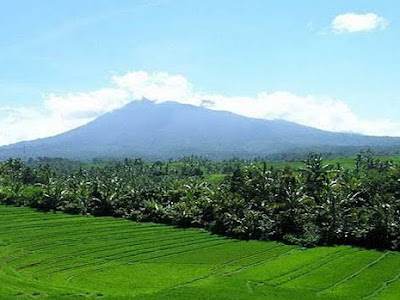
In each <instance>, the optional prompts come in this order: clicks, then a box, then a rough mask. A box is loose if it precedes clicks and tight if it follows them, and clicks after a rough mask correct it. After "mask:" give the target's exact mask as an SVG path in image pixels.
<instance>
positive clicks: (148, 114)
mask: <svg viewBox="0 0 400 300" xmlns="http://www.w3.org/2000/svg"><path fill="white" fill-rule="evenodd" d="M395 146H400V138H389V137H371V136H364V135H357V134H348V133H333V132H327V131H322V130H318V129H314V128H311V127H307V126H302V125H298V124H296V123H291V122H287V121H282V120H261V119H253V118H247V117H243V116H239V115H236V114H233V113H229V112H224V111H214V110H209V109H206V108H203V107H197V106H192V105H187V104H179V103H176V102H165V103H161V104H156V103H154V102H152V101H149V100H141V101H133V102H131V103H130V104H128V105H127V106H125V107H123V108H121V109H118V110H115V111H113V112H111V113H107V114H105V115H103V116H101V117H99V118H98V119H96V120H94V121H93V122H91V123H89V124H87V125H85V126H82V127H79V128H77V129H74V130H71V131H69V132H66V133H63V134H60V135H57V136H54V137H49V138H44V139H39V140H35V141H29V142H21V143H17V144H14V145H9V146H4V147H1V148H0V157H1V158H8V157H25V158H27V157H40V156H42V157H44V156H47V157H67V158H94V157H115V158H122V157H143V158H152V159H167V158H176V157H182V156H187V155H201V156H207V157H211V158H230V157H234V156H236V157H256V156H266V155H269V154H273V153H282V152H291V151H302V150H303V151H311V150H313V149H340V148H342V147H356V148H357V147H372V148H374V147H395Z"/></svg>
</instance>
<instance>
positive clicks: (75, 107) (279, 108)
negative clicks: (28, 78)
mask: <svg viewBox="0 0 400 300" xmlns="http://www.w3.org/2000/svg"><path fill="white" fill-rule="evenodd" d="M141 98H147V99H151V100H153V101H156V102H158V103H160V102H165V101H177V102H180V103H187V104H192V105H196V106H205V107H208V108H210V109H214V110H226V111H231V112H234V113H237V114H240V115H244V116H248V117H255V118H261V119H284V120H288V121H292V122H296V123H299V124H303V125H307V126H312V127H316V128H320V129H324V130H329V131H336V132H340V131H345V132H358V133H363V134H370V135H389V136H400V122H396V121H392V120H363V119H361V118H359V117H358V116H357V115H356V114H355V113H354V112H353V111H352V110H351V108H350V107H349V106H348V105H347V104H346V103H345V102H343V101H340V100H337V99H332V98H329V97H321V96H315V95H296V94H294V93H290V92H286V91H275V92H260V93H259V94H257V95H255V96H242V97H228V96H224V95H221V94H212V93H206V92H202V91H198V90H196V89H195V87H194V86H193V85H192V84H191V83H190V82H189V81H188V80H187V79H186V78H185V77H184V76H181V75H170V74H168V73H165V72H154V73H148V72H143V71H139V72H130V73H127V74H125V75H121V76H113V77H112V86H111V87H107V88H102V89H99V90H95V91H92V92H87V93H67V94H64V95H55V94H51V95H45V96H44V99H43V102H42V105H41V107H40V108H32V107H9V106H8V107H0V145H5V144H10V143H14V142H18V141H21V140H31V139H36V138H41V137H46V136H51V135H55V134H58V133H61V132H65V131H67V130H70V129H73V128H76V127H78V126H81V125H84V124H86V123H88V122H90V121H92V120H93V119H95V118H96V117H98V116H100V115H102V114H104V113H106V112H110V111H112V110H114V109H117V108H120V107H122V106H124V105H125V104H127V103H129V102H130V101H132V100H139V99H141Z"/></svg>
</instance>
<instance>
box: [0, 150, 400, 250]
mask: <svg viewBox="0 0 400 300" xmlns="http://www.w3.org/2000/svg"><path fill="white" fill-rule="evenodd" d="M218 174H220V175H218ZM225 174H226V175H225ZM0 187H1V188H0V202H2V203H4V204H14V205H20V206H30V207H33V208H37V209H40V210H43V211H63V212H66V213H71V214H82V215H93V216H115V217H124V218H126V219H129V220H133V221H152V222H158V223H167V224H174V225H178V226H181V227H202V228H205V229H207V230H209V231H211V232H213V233H218V234H222V235H227V236H231V237H236V238H240V239H259V240H283V241H285V242H287V243H293V244H299V245H304V246H315V245H332V244H350V245H359V246H364V247H373V248H382V249H392V250H400V166H399V165H398V164H395V163H393V162H390V161H381V160H378V159H374V158H372V157H370V156H368V155H367V156H364V155H359V156H358V157H357V159H356V160H355V162H354V168H344V167H343V166H341V165H340V164H336V165H332V164H324V162H323V160H322V159H321V157H320V156H319V155H310V156H309V157H308V159H307V161H306V162H305V164H304V167H303V166H299V167H291V166H286V167H284V168H277V167H273V166H270V165H268V164H267V163H265V162H262V161H253V162H248V161H242V160H230V161H223V162H212V161H210V160H206V159H201V158H193V157H192V158H187V159H183V160H179V161H169V162H151V163H150V162H145V161H143V160H140V159H135V160H129V159H127V160H125V161H124V162H109V163H104V162H97V163H95V164H92V165H84V164H82V163H72V162H70V163H65V162H64V161H63V160H45V159H42V160H41V161H39V162H38V161H31V162H29V163H28V164H27V163H24V162H23V161H21V160H8V161H6V162H3V163H1V164H0Z"/></svg>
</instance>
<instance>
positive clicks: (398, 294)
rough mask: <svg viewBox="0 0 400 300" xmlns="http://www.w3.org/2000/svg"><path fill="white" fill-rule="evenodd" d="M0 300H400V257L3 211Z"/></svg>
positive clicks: (0, 209) (106, 220)
mask: <svg viewBox="0 0 400 300" xmlns="http://www.w3.org/2000/svg"><path fill="white" fill-rule="evenodd" d="M0 298H2V299H3V298H4V299H14V298H15V299H25V298H28V299H42V298H47V299H80V298H82V299H85V298H88V299H396V300H397V299H400V253H398V252H390V251H385V252H380V251H373V250H364V249H359V248H353V247H350V246H337V247H318V248H313V249H303V248H301V247H298V246H289V245H284V244H281V243H275V242H261V241H248V242H247V241H238V240H233V239H228V238H224V237H219V236H215V235H211V234H209V233H207V232H206V231H204V230H198V229H186V230H183V229H177V228H174V227H171V226H166V225H159V224H152V223H135V222H130V221H126V220H122V219H114V218H94V217H81V216H72V215H66V214H55V213H40V212H35V211H34V210H32V209H28V208H16V207H9V206H1V205H0Z"/></svg>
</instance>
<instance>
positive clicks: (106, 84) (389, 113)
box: [0, 0, 400, 145]
mask: <svg viewBox="0 0 400 300" xmlns="http://www.w3.org/2000/svg"><path fill="white" fill-rule="evenodd" d="M399 21H400V2H399V1H397V0H374V1H372V0H326V1H321V0H314V1H311V0H308V1H306V0H303V1H302V0H279V1H278V0H275V1H269V0H259V1H257V0H246V1H233V0H226V1H224V0H210V1H209V0H164V1H163V0H159V1H158V0H154V1H152V0H149V1H144V0H129V1H128V0H127V1H122V0H113V1H110V0H76V1H74V0H68V1H67V0H60V1H54V0H47V1H46V0H40V1H31V0H29V1H22V0H16V1H1V9H0V37H1V39H0V145H1V144H7V143H12V142H16V141H19V140H25V139H34V138H37V137H44V136H48V135H53V134H57V133H59V132H62V131H65V130H68V129H71V128H73V127H76V126H79V125H82V124H84V123H86V122H88V121H90V120H92V119H93V118H95V117H97V116H99V115H101V114H102V113H104V112H107V111H110V110H112V109H115V108H118V107H120V106H122V105H124V104H126V103H127V102H129V101H131V100H134V99H138V98H141V97H147V98H151V99H154V100H157V101H166V100H176V101H179V102H184V103H192V104H195V105H201V104H202V103H204V102H202V100H208V101H211V102H207V103H208V105H209V107H210V108H212V109H223V110H230V111H233V112H236V113H239V114H243V115H246V116H251V117H257V118H265V119H273V118H283V119H287V120H290V121H295V122H298V123H302V124H305V125H310V126H315V127H318V128H322V129H327V130H333V131H350V132H361V133H365V134H374V135H381V134H382V135H398V136H400V114H399V112H400V84H399V83H400V75H399V74H400V38H399V37H400V22H399Z"/></svg>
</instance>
